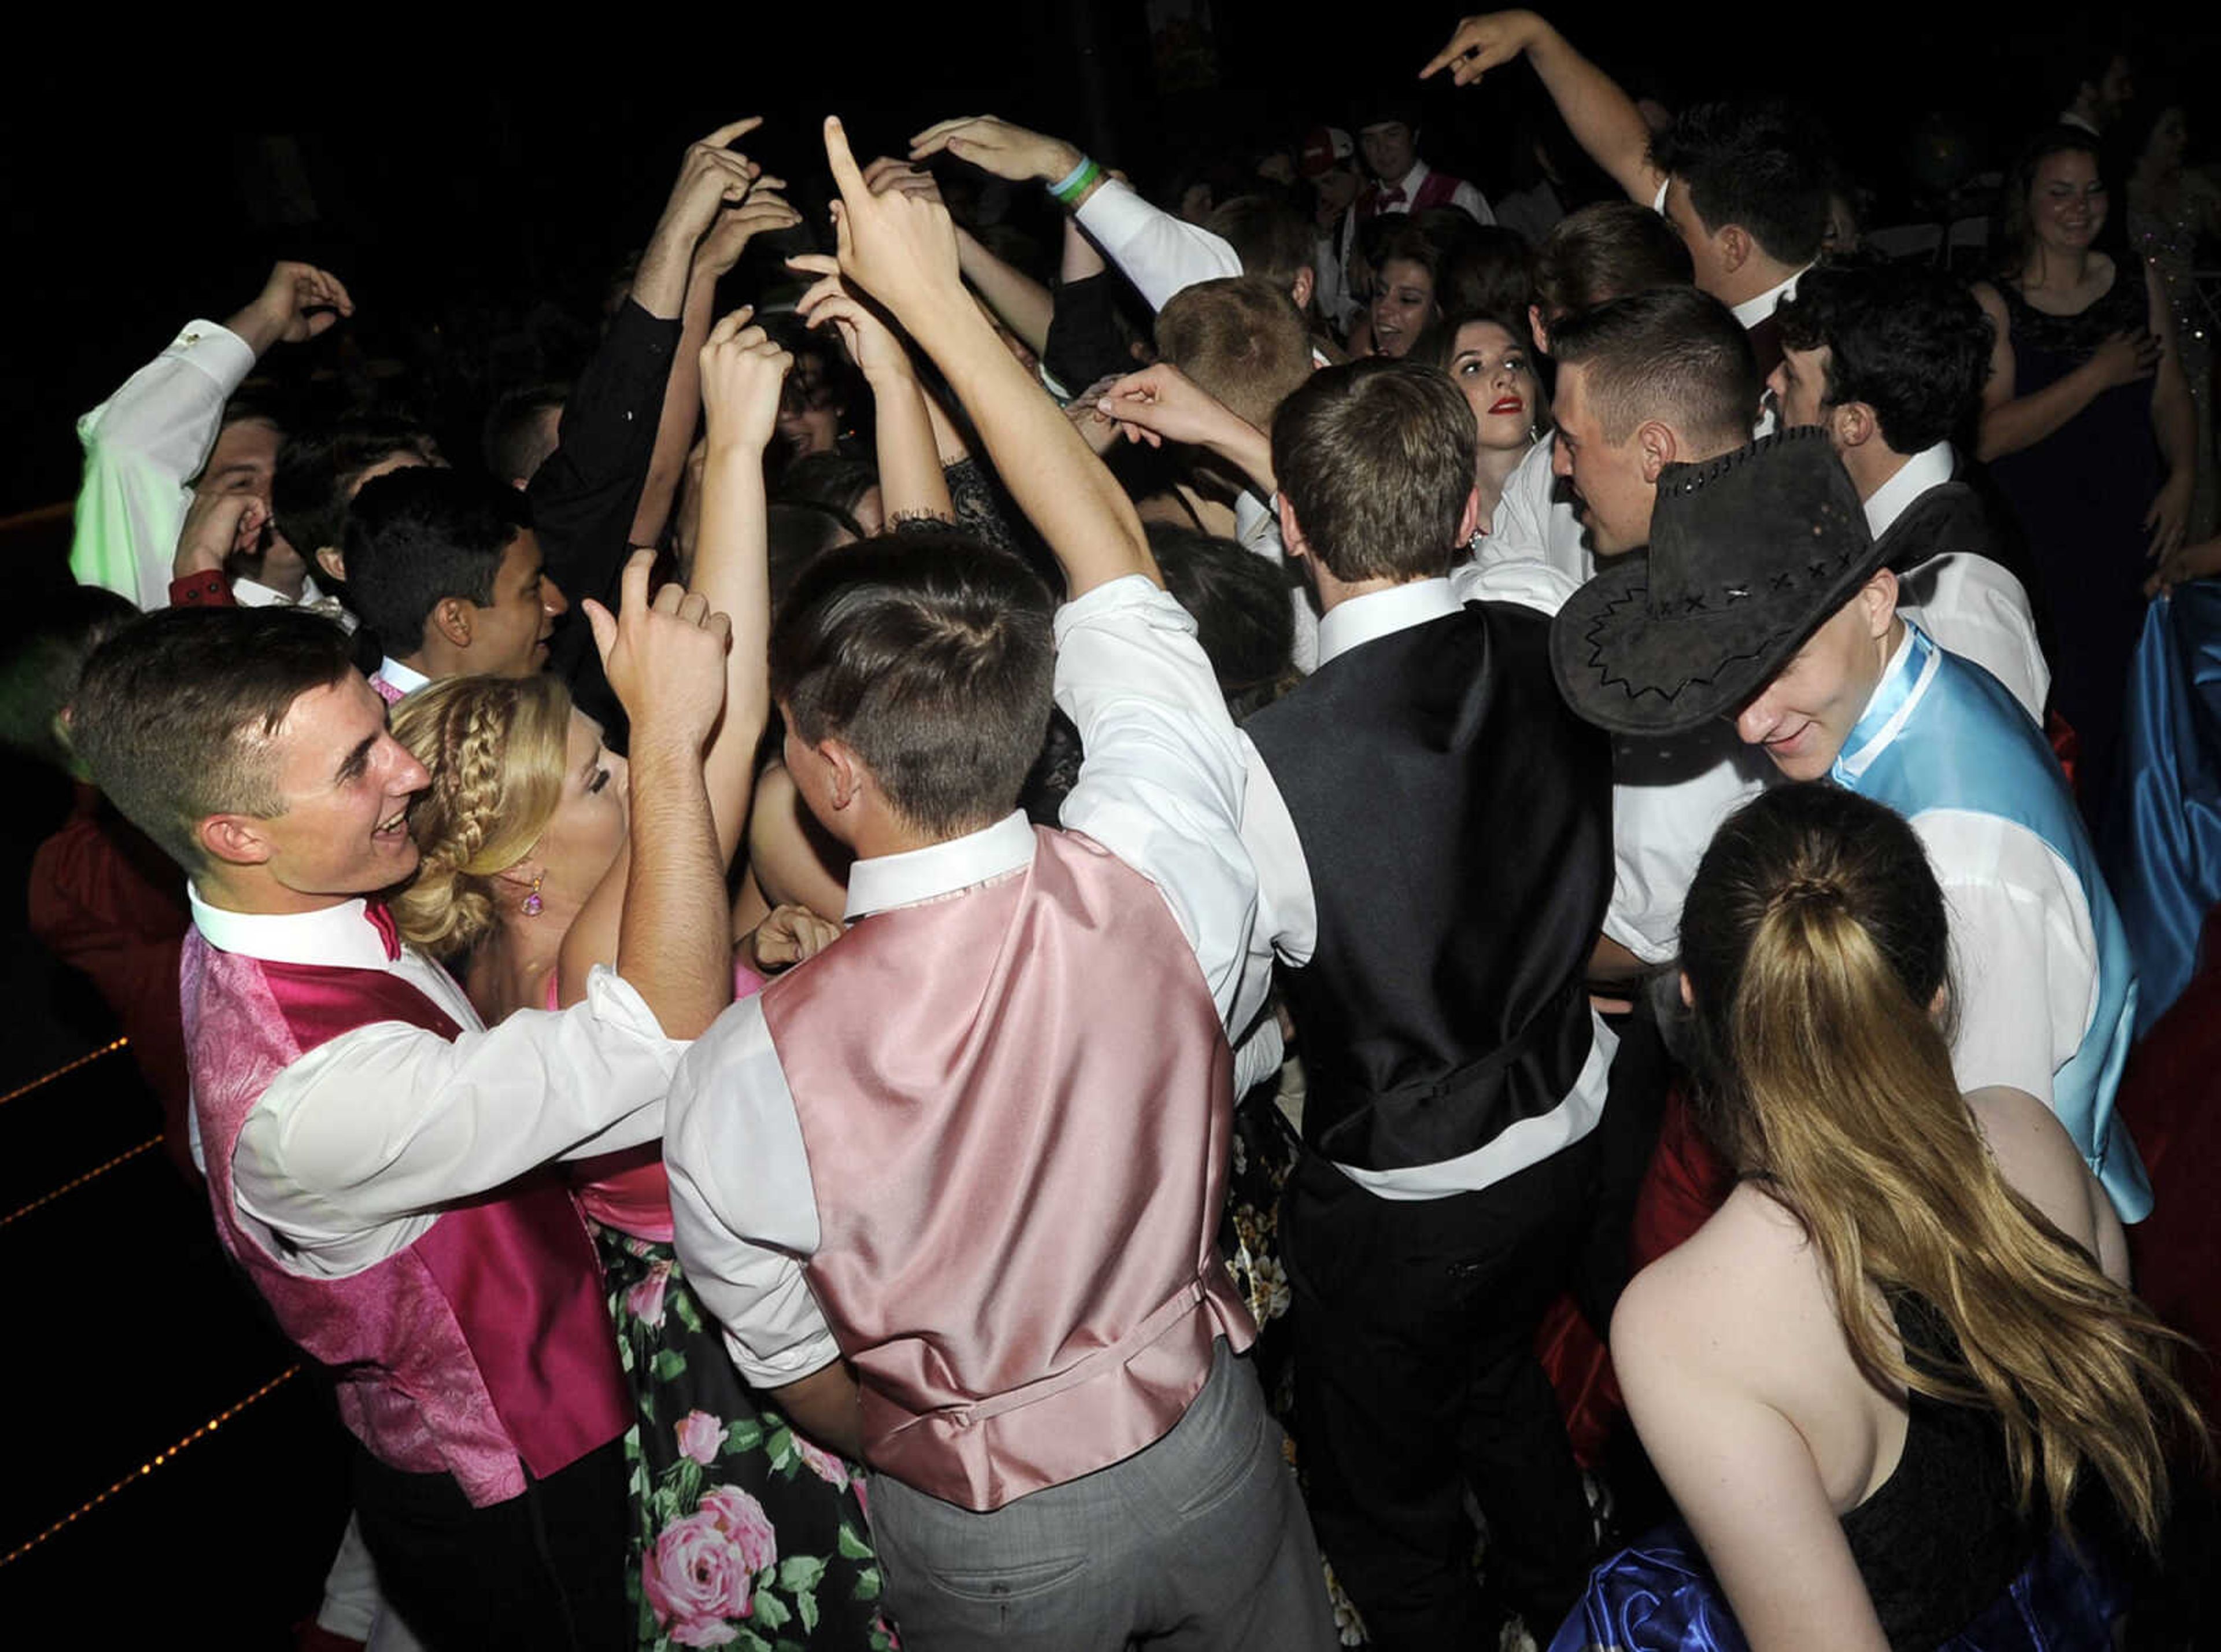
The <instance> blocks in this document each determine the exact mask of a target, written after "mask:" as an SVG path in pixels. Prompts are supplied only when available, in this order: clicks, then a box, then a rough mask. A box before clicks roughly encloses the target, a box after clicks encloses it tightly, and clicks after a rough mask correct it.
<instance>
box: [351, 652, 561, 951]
mask: <svg viewBox="0 0 2221 1652" xmlns="http://www.w3.org/2000/svg"><path fill="white" fill-rule="evenodd" d="M392 724H393V735H394V738H395V739H397V740H398V741H399V742H401V743H402V744H403V745H404V746H406V747H407V748H409V750H410V753H411V754H414V755H415V757H416V760H417V761H418V762H420V763H422V764H423V765H424V767H425V768H426V769H428V770H429V771H430V773H431V776H432V783H431V785H429V787H427V788H426V789H425V790H424V791H423V792H421V793H419V794H418V796H417V798H416V802H415V804H413V805H411V807H410V811H409V831H410V835H411V836H412V837H414V838H415V839H416V848H417V853H418V854H419V856H420V857H421V859H420V860H419V862H418V865H417V870H416V879H415V880H414V881H412V882H411V883H410V885H409V887H408V888H407V889H405V890H404V891H403V892H401V893H400V894H399V895H398V896H397V897H396V898H394V900H393V901H392V903H391V905H392V910H393V917H394V921H395V923H397V924H398V925H399V926H400V929H401V934H402V936H403V938H404V940H407V941H409V942H412V943H413V944H415V945H416V946H418V947H421V948H423V949H424V950H425V951H426V952H428V953H429V954H432V956H434V957H435V958H443V959H444V958H453V957H456V956H459V955H460V954H466V953H467V952H469V951H470V950H471V948H473V947H475V946H477V945H478V944H479V942H481V941H482V940H484V939H485V937H486V936H487V935H489V934H490V933H491V932H492V929H493V927H494V923H495V919H496V915H497V903H496V899H495V897H496V893H497V888H498V885H497V879H498V878H499V876H500V874H501V873H504V872H506V871H508V870H509V869H510V867H513V866H515V865H516V863H517V862H518V861H520V860H523V859H524V858H525V856H526V855H528V854H530V853H531V852H532V848H533V845H535V843H537V842H539V841H540V836H541V833H542V832H544V831H546V830H547V823H548V821H549V819H550V818H551V817H553V816H554V813H555V805H556V804H557V803H558V802H559V801H560V798H561V797H562V792H563V772H564V769H565V768H566V752H567V750H568V741H569V737H570V729H571V696H570V694H569V693H568V692H567V691H566V690H565V688H564V686H563V685H562V684H561V683H560V682H559V681H558V680H557V679H554V678H553V677H547V676H537V677H524V678H510V677H451V678H448V679H445V680H444V681H441V682H436V683H433V684H431V685H428V686H427V687H424V688H421V689H419V690H417V691H416V692H415V693H413V694H411V695H410V696H409V697H408V698H406V699H404V700H403V701H402V702H401V703H400V704H397V705H396V706H395V707H394V708H393V715H392Z"/></svg>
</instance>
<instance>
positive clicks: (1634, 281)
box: [1535, 201, 1696, 323]
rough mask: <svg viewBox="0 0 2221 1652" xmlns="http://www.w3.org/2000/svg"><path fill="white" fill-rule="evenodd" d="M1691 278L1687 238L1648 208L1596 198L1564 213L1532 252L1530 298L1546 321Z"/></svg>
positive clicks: (1683, 283) (1682, 284)
mask: <svg viewBox="0 0 2221 1652" xmlns="http://www.w3.org/2000/svg"><path fill="white" fill-rule="evenodd" d="M1695 278H1696V272H1695V269H1694V267H1693V266H1692V265H1691V263H1690V261H1689V247H1688V243H1687V242H1686V241H1683V240H1682V239H1681V238H1680V236H1679V235H1676V234H1674V226H1673V225H1672V224H1670V223H1667V222H1666V220H1665V219H1663V218H1661V216H1658V214H1656V213H1655V212H1653V211H1652V210H1650V209H1649V207H1646V206H1638V205H1636V203H1634V202H1632V201H1598V203H1595V204H1594V205H1593V206H1585V207H1582V208H1581V209H1580V210H1579V211H1576V212H1569V213H1567V215H1566V216H1564V217H1563V218H1561V219H1560V220H1559V221H1558V222H1557V223H1556V224H1555V226H1554V227H1553V228H1551V230H1550V233H1549V234H1548V235H1545V236H1543V237H1542V246H1541V247H1538V248H1537V249H1536V253H1535V302H1536V303H1538V304H1540V305H1541V306H1542V316H1543V320H1544V322H1546V323H1547V322H1550V321H1551V320H1552V319H1553V318H1554V317H1557V316H1578V315H1580V313H1581V312H1582V311H1583V310H1594V309H1595V308H1596V307H1597V306H1598V304H1601V303H1609V302H1610V301H1611V300H1612V299H1614V298H1623V297H1626V296H1627V295H1628V294H1629V293H1630V292H1642V291H1645V290H1647V289H1649V288H1651V287H1686V286H1688V285H1690V284H1691V283H1692V282H1693V281H1694V280H1695Z"/></svg>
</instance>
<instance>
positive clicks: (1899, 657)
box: [1835, 620, 1942, 780]
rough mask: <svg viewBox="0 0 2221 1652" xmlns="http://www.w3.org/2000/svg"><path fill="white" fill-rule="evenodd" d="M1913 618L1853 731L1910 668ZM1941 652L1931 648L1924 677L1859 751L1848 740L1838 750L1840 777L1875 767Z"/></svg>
mask: <svg viewBox="0 0 2221 1652" xmlns="http://www.w3.org/2000/svg"><path fill="white" fill-rule="evenodd" d="M1912 631H1913V626H1912V622H1911V621H1910V620H1907V621H1906V622H1905V635H1903V636H1901V637H1899V638H1898V640H1897V648H1896V649H1895V651H1894V652H1893V653H1892V654H1891V655H1890V656H1889V664H1887V665H1886V666H1883V667H1882V673H1881V676H1880V679H1878V680H1877V681H1876V682H1875V684H1874V692H1873V693H1871V694H1869V695H1868V696H1867V703H1866V704H1865V705H1864V706H1862V707H1861V708H1860V710H1859V716H1858V723H1853V724H1852V725H1851V731H1852V733H1854V734H1855V733H1856V732H1857V731H1858V726H1859V723H1864V722H1865V721H1866V719H1867V713H1868V711H1869V710H1872V709H1873V707H1874V702H1875V701H1876V700H1879V699H1880V698H1881V697H1882V696H1883V695H1884V694H1886V692H1888V691H1889V685H1890V684H1891V683H1892V682H1893V680H1894V679H1896V677H1897V675H1898V673H1900V672H1903V671H1905V670H1906V669H1908V668H1909V664H1910V661H1911V657H1912ZM1941 653H1942V650H1940V649H1935V648H1931V649H1930V651H1929V654H1928V658H1927V660H1926V661H1925V662H1924V666H1923V672H1924V675H1923V677H1922V679H1921V680H1920V681H1918V682H1917V683H1915V684H1913V685H1912V690H1911V692H1910V693H1908V694H1907V695H1906V696H1905V704H1902V705H1900V706H1899V707H1898V708H1897V713H1896V715H1895V716H1892V717H1891V718H1890V720H1889V721H1888V722H1886V723H1883V724H1882V726H1881V727H1880V728H1879V729H1875V730H1874V733H1873V734H1872V735H1869V736H1868V738H1867V739H1866V740H1865V741H1864V742H1862V743H1861V745H1860V746H1859V748H1858V749H1857V750H1856V751H1853V750H1851V749H1850V748H1849V745H1848V743H1847V744H1846V746H1845V748H1844V749H1843V750H1842V751H1840V752H1838V753H1837V754H1836V765H1835V767H1836V771H1837V775H1838V778H1839V779H1847V780H1855V779H1858V778H1859V776H1861V774H1864V773H1866V772H1867V770H1868V768H1869V767H1872V765H1873V763H1874V759H1875V758H1877V757H1879V756H1880V755H1881V754H1882V753H1883V751H1885V750H1886V749H1887V748H1888V746H1889V742H1891V741H1893V740H1894V739H1896V738H1897V736H1898V735H1899V731H1901V730H1902V729H1904V727H1905V719H1906V718H1907V717H1909V716H1911V715H1912V708H1913V707H1914V706H1916V705H1918V704H1920V701H1921V699H1922V698H1923V694H1924V691H1925V690H1926V688H1927V686H1928V681H1927V679H1929V678H1931V677H1933V676H1934V675H1935V674H1936V659H1937V656H1938V655H1939V654H1941Z"/></svg>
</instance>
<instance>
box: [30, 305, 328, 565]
mask: <svg viewBox="0 0 2221 1652" xmlns="http://www.w3.org/2000/svg"><path fill="white" fill-rule="evenodd" d="M353 313H354V301H353V299H352V298H350V297H348V296H347V288H346V287H345V286H343V285H341V283H340V282H339V281H338V279H336V278H335V277H333V276H331V275H329V274H327V273H326V272H324V271H322V270H320V269H317V268H316V266H313V265H310V264H297V263H292V262H290V261H288V262H281V263H279V264H278V265H276V266H273V267H272V270H271V272H270V276H269V278H268V279H267V280H266V281H265V282H264V283H263V286H262V291H260V292H259V293H257V294H256V295H255V297H254V298H253V302H251V303H248V304H247V305H246V306H245V307H244V308H243V309H241V310H239V311H237V312H236V313H235V314H234V315H233V316H231V317H230V319H229V320H228V321H227V322H225V323H224V324H223V325H222V327H217V326H214V325H212V324H210V323H207V322H199V323H196V324H194V325H192V326H189V327H188V328H187V329H185V332H184V333H183V334H182V335H179V337H178V339H177V341H175V342H174V343H172V345H171V346H170V347H169V348H168V349H166V350H165V351H163V352H162V354H160V355H159V356H157V357H155V358H154V360H152V361H150V362H148V363H147V365H146V366H143V367H141V369H140V370H139V371H138V372H135V373H133V374H132V375H131V377H130V378H129V379H126V380H125V381H124V382H123V383H122V385H120V386H119V387H118V388H117V390H116V393H115V394H114V395H113V396H111V397H109V398H108V400H107V401H105V402H103V404H101V405H100V406H98V407H97V408H95V409H94V410H92V411H91V412H90V413H88V414H86V415H85V416H84V418H82V419H80V420H79V421H78V440H79V441H81V442H82V443H83V444H84V481H83V484H82V485H81V487H80V490H79V492H78V506H77V525H76V532H75V534H74V535H73V537H72V542H71V546H70V571H71V573H72V574H74V575H75V576H76V578H77V579H78V580H79V581H80V582H81V583H83V584H85V585H101V586H104V587H105V588H107V589H108V590H109V591H115V592H116V594H117V595H118V596H122V597H128V598H130V599H131V600H132V601H133V602H135V603H137V604H139V605H140V606H141V608H146V609H154V608H160V607H161V606H163V604H164V603H165V601H166V598H167V594H168V588H169V583H170V577H171V576H170V559H171V556H172V553H173V552H174V551H175V550H176V548H177V539H178V529H179V526H180V524H181V523H183V521H184V518H185V499H184V491H185V484H186V483H187V482H188V481H190V480H191V479H192V478H193V477H194V476H196V475H197V474H198V473H199V472H200V470H201V467H202V466H203V465H205V464H206V463H207V462H208V457H209V452H210V449H211V448H212V447H214V446H215V445H216V435H217V432H218V431H219V430H220V429H222V424H223V410H224V404H225V402H226V401H227V400H228V399H229V397H230V396H231V394H232V392H233V391H235V390H237V389H238V388H239V386H240V385H241V383H242V382H243V381H244V380H245V379H246V378H247V374H249V373H250V372H253V370H254V364H255V362H256V361H257V360H259V359H260V357H261V356H262V355H263V354H265V353H266V351H267V350H268V349H269V348H270V347H271V346H272V345H273V344H278V343H283V342H291V343H298V342H300V341H303V340H306V339H311V338H315V337H316V336H317V335H320V334H322V333H323V332H325V331H327V330H328V329H330V328H331V327H332V326H333V325H334V323H335V322H338V321H339V319H340V318H341V316H351V315H353Z"/></svg>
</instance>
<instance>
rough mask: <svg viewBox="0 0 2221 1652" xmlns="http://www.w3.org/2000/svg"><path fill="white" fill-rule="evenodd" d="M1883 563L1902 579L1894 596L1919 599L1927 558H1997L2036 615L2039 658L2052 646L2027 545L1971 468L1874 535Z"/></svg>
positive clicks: (2047, 655) (2049, 652) (1914, 601)
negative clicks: (1977, 481) (1901, 588)
mask: <svg viewBox="0 0 2221 1652" xmlns="http://www.w3.org/2000/svg"><path fill="white" fill-rule="evenodd" d="M1877 548H1878V549H1880V552H1881V554H1882V561H1883V563H1884V565H1885V566H1887V567H1888V568H1890V569H1891V570H1892V571H1893V572H1894V573H1896V575H1897V577H1898V579H1899V581H1900V582H1901V583H1902V584H1903V586H1904V593H1903V595H1901V596H1900V597H1899V601H1900V602H1903V603H1910V604H1920V603H1922V602H1923V601H1924V600H1925V599H1926V598H1927V596H1928V594H1929V587H1928V585H1926V584H1924V582H1923V580H1922V579H1921V577H1920V576H1921V570H1922V569H1923V568H1924V566H1926V565H1927V564H1929V563H1930V562H1933V561H1935V560H1936V559H1937V558H1939V557H1943V556H1979V557H1982V558H1985V559H1986V560H1989V561H1992V562H1994V563H1996V564H1997V565H1998V566H1999V567H2001V568H2003V569H2004V570H2005V572H2006V573H2010V574H2011V575H2012V577H2013V578H2014V579H2017V580H2018V581H2019V583H2020V588H2021V591H2022V593H2023V594H2024V595H2025V596H2026V597H2027V598H2028V600H2029V612H2030V614H2031V615H2032V616H2034V617H2035V620H2036V641H2037V643H2038V645H2039V646H2040V647H2041V648H2043V654H2044V658H2045V659H2046V660H2052V659H2055V658H2056V655H2055V654H2054V653H2053V650H2052V632H2051V623H2050V619H2051V616H2049V614H2048V613H2046V612H2045V611H2044V609H2043V604H2042V603H2041V600H2040V587H2039V586H2038V585H2037V584H2036V580H2035V579H2034V578H2033V577H2032V575H2031V573H2030V567H2029V560H2028V550H2027V547H2026V546H2025V545H2024V543H2023V542H2022V540H2021V537H2020V534H2019V530H2018V529H2017V528H2016V527H2015V526H2014V524H2013V523H2012V521H2011V517H2010V516H2007V515H2006V514H2005V510H2004V509H2003V508H2002V507H2001V506H2000V504H1999V502H1998V501H1997V500H1996V499H1995V498H1993V497H1991V496H1989V495H1988V494H1986V493H1985V492H1984V491H1982V489H1981V488H1980V486H1979V485H1977V484H1976V482H1975V479H1974V476H1973V475H1972V474H1968V473H1962V474H1959V475H1955V476H1954V477H1953V478H1952V479H1950V480H1949V481H1948V482H1941V483H1938V484H1937V485H1936V486H1934V487H1932V488H1930V489H1929V490H1928V491H1926V492H1925V493H1923V494H1922V495H1920V496H1919V497H1918V498H1916V499H1915V500H1913V502H1912V503H1911V504H1909V505H1907V506H1905V510H1904V512H1903V513H1902V514H1901V515H1899V517H1898V519H1897V520H1896V521H1895V522H1893V523H1890V525H1889V529H1888V531H1887V532H1886V533H1885V534H1883V535H1882V536H1881V538H1880V540H1879V541H1877Z"/></svg>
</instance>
